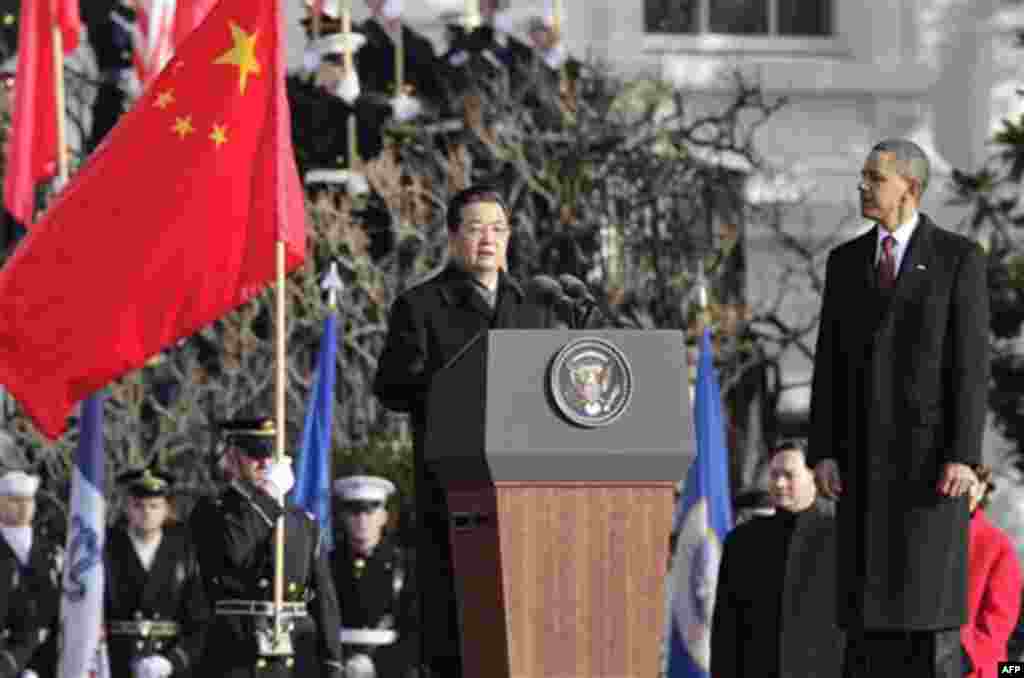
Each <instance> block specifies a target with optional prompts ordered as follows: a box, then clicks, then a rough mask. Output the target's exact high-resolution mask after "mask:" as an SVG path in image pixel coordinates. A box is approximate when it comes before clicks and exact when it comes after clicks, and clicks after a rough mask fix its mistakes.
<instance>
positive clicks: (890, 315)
mask: <svg viewBox="0 0 1024 678" xmlns="http://www.w3.org/2000/svg"><path fill="white" fill-rule="evenodd" d="M877 242H878V234H877V231H876V229H872V230H870V231H868V232H867V233H865V234H864V235H862V236H860V237H857V238H855V239H853V240H851V241H849V242H847V243H844V244H842V245H840V246H839V247H837V248H836V249H835V250H834V251H833V252H832V253H831V254H830V256H829V260H828V268H827V277H826V282H825V293H824V300H823V303H822V313H821V325H820V328H819V331H818V345H817V352H816V355H815V361H814V379H813V386H812V396H811V440H810V449H809V454H808V462H809V463H810V464H815V463H817V461H819V460H821V459H824V458H828V457H832V458H835V459H836V460H837V461H838V464H839V470H840V474H841V477H842V482H843V494H842V497H841V499H840V501H839V506H838V513H837V520H838V530H839V531H838V534H839V573H838V576H839V579H838V581H839V587H838V594H839V601H838V604H839V610H840V623H841V624H842V625H843V626H844V627H845V628H858V629H868V630H879V631H881V630H940V629H952V628H956V627H958V626H960V625H962V624H963V623H964V622H965V621H966V588H967V525H968V513H967V500H966V498H965V497H961V498H956V499H953V498H946V497H943V496H941V495H939V494H938V492H937V490H936V485H937V483H938V480H939V477H940V473H941V471H942V467H943V465H944V464H945V463H946V462H959V463H962V464H972V463H976V462H979V461H980V460H981V443H982V434H983V429H984V422H985V398H986V385H987V381H988V370H989V365H988V320H989V316H988V292H987V289H986V275H985V256H984V254H983V252H982V250H981V248H980V247H978V245H977V244H975V243H973V242H971V241H970V240H968V239H967V238H965V237H963V236H960V235H957V234H954V233H951V232H949V231H946V230H943V229H940V228H939V227H937V226H936V225H935V224H934V222H932V220H931V219H929V218H928V217H927V216H925V215H924V214H921V215H920V220H919V223H918V226H917V228H916V229H915V230H914V232H913V234H912V236H911V239H910V242H909V246H908V250H907V252H906V253H905V255H904V257H903V260H902V263H901V265H900V270H899V273H898V277H897V280H896V284H895V286H894V287H893V288H892V290H890V291H888V292H886V291H883V290H881V289H879V287H878V285H877V282H876V281H877V274H876V268H875V259H876V250H877Z"/></svg>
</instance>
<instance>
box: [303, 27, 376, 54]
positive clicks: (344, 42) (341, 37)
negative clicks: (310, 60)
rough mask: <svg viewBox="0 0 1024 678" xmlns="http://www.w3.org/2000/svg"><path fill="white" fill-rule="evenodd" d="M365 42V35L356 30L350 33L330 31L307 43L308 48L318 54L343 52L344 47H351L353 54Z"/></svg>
mask: <svg viewBox="0 0 1024 678" xmlns="http://www.w3.org/2000/svg"><path fill="white" fill-rule="evenodd" d="M365 44H366V36H365V35H363V34H362V33H359V32H357V31H352V32H351V33H331V34H329V35H324V36H322V37H320V38H317V39H316V40H314V41H313V42H311V43H310V44H309V48H310V49H311V50H314V51H315V52H318V53H319V54H320V56H325V55H327V54H344V53H345V49H346V48H348V49H351V50H352V54H355V53H356V52H358V51H359V49H360V48H361V47H362V46H363V45H365Z"/></svg>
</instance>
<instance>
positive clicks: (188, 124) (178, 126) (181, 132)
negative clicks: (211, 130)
mask: <svg viewBox="0 0 1024 678" xmlns="http://www.w3.org/2000/svg"><path fill="white" fill-rule="evenodd" d="M171 131H172V132H174V133H175V134H177V135H178V136H179V137H181V138H182V139H184V138H185V137H187V136H188V135H189V134H192V132H195V128H193V127H192V116H191V115H186V116H185V117H184V118H175V119H174V127H172V128H171Z"/></svg>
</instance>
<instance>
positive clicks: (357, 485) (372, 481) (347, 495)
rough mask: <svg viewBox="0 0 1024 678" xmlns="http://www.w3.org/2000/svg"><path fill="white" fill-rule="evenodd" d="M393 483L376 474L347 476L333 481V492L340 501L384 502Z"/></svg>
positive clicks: (390, 491)
mask: <svg viewBox="0 0 1024 678" xmlns="http://www.w3.org/2000/svg"><path fill="white" fill-rule="evenodd" d="M394 491H395V484H394V483H392V482H391V481H390V480H388V479H387V478H380V477H378V476H347V477H345V478H338V479H337V480H335V481H334V494H336V495H337V496H338V498H339V499H341V500H342V501H353V502H379V503H381V504H383V503H385V502H386V501H387V500H388V497H390V496H391V495H392V494H393V493H394Z"/></svg>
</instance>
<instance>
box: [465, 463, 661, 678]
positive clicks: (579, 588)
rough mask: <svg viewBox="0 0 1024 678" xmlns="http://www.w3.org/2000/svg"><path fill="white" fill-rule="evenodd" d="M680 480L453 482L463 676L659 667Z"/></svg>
mask: <svg viewBox="0 0 1024 678" xmlns="http://www.w3.org/2000/svg"><path fill="white" fill-rule="evenodd" d="M673 489H674V483H672V482H667V481H631V482H621V483H619V482H610V481H595V482H585V481H575V482H569V481H559V482H552V481H537V482H496V483H494V485H490V486H484V487H465V486H463V487H460V488H456V487H451V488H449V492H448V501H449V510H450V512H451V513H452V514H453V515H458V514H462V515H467V514H470V515H473V514H475V515H477V516H483V519H482V520H479V519H478V520H476V521H472V520H471V521H470V523H469V525H467V526H465V527H461V528H460V527H456V526H454V524H453V527H452V531H451V535H452V550H453V554H452V555H453V559H454V563H453V564H454V567H455V574H456V582H457V583H456V586H457V591H458V594H459V600H460V626H461V630H462V652H463V666H464V669H465V675H466V676H467V677H472V678H483V677H486V678H651V677H652V676H656V675H658V669H659V663H660V650H661V642H662V637H663V634H664V628H665V620H664V610H665V602H664V595H665V594H664V591H665V587H664V584H665V568H666V564H667V559H668V537H669V530H670V528H671V521H672V509H673Z"/></svg>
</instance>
